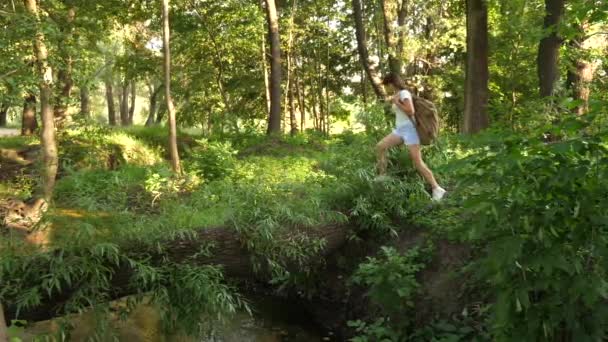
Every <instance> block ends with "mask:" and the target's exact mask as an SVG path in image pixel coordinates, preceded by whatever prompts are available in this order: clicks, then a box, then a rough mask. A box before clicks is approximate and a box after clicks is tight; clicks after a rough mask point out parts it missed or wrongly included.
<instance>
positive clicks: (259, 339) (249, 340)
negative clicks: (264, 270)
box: [20, 297, 332, 342]
mask: <svg viewBox="0 0 608 342" xmlns="http://www.w3.org/2000/svg"><path fill="white" fill-rule="evenodd" d="M250 302H251V307H252V311H253V315H252V316H250V315H249V314H247V313H246V312H239V313H237V314H236V315H234V317H232V318H231V319H230V320H229V321H228V322H227V323H226V324H225V325H224V326H221V327H218V328H217V330H216V331H215V332H214V334H213V337H210V338H205V339H202V340H201V339H195V338H192V337H188V336H167V335H165V334H163V333H162V332H161V329H160V317H159V315H158V312H157V311H156V310H155V309H154V308H152V307H150V306H146V305H140V306H139V307H137V308H136V310H134V312H133V313H132V314H131V315H130V316H129V317H128V318H127V319H126V320H124V321H121V320H115V321H113V323H112V327H113V328H114V331H115V332H116V333H115V334H116V337H117V339H118V341H128V342H139V341H142V342H144V341H145V342H156V341H158V342H165V341H167V342H168V341H175V342H194V341H197V342H286V341H289V342H312V341H331V340H332V339H330V337H329V336H326V335H325V334H324V333H323V331H322V329H320V327H318V326H317V325H315V324H314V322H313V320H312V317H310V316H309V315H308V313H307V312H306V311H305V310H303V309H302V308H301V307H300V306H299V305H297V304H296V303H293V302H290V301H287V300H281V299H277V298H274V297H256V298H252V299H250ZM70 323H71V324H72V325H73V326H74V330H73V331H72V334H71V335H72V338H71V339H70V341H86V340H88V339H89V338H90V337H91V336H92V333H93V331H94V327H95V324H96V319H95V317H94V315H93V314H90V313H89V314H82V315H75V316H71V317H70ZM58 330H59V322H58V320H51V321H45V322H39V323H36V324H34V325H32V326H30V327H28V328H27V329H26V330H25V332H23V333H21V334H20V337H21V338H22V340H23V341H34V340H35V336H40V335H42V334H48V333H52V332H56V331H58ZM107 340H108V341H111V340H112V339H111V338H109V337H108V339H107Z"/></svg>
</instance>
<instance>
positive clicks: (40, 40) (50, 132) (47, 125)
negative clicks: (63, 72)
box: [23, 0, 58, 202]
mask: <svg viewBox="0 0 608 342" xmlns="http://www.w3.org/2000/svg"><path fill="white" fill-rule="evenodd" d="M23 2H24V4H25V7H26V9H27V12H29V14H30V15H31V16H33V17H34V19H35V20H36V38H35V39H34V55H35V57H36V64H37V65H38V72H39V73H40V108H41V117H42V136H41V143H42V144H41V145H42V158H43V176H42V192H43V196H44V199H45V200H46V201H47V202H50V200H51V198H52V196H53V189H54V187H55V179H56V176H57V167H58V157H57V144H56V142H55V121H54V117H53V106H52V104H51V89H52V88H51V87H52V84H53V71H52V70H51V67H50V66H49V64H48V62H47V55H48V53H47V49H46V44H45V42H44V33H43V31H42V29H41V27H40V18H39V17H38V8H37V4H36V0H24V1H23Z"/></svg>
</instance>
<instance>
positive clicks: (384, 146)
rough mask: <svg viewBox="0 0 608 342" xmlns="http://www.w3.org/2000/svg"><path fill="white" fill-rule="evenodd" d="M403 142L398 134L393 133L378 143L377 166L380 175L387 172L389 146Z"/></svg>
mask: <svg viewBox="0 0 608 342" xmlns="http://www.w3.org/2000/svg"><path fill="white" fill-rule="evenodd" d="M402 143H403V140H402V139H401V138H400V137H399V136H398V135H396V134H393V133H391V134H389V135H387V136H385V137H384V138H383V139H382V140H380V142H379V143H378V144H376V157H377V160H378V164H377V168H378V174H379V175H384V174H385V173H386V163H387V162H386V151H387V150H388V149H389V148H391V147H394V146H398V145H401V144H402Z"/></svg>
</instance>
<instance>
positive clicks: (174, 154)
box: [163, 0, 182, 174]
mask: <svg viewBox="0 0 608 342" xmlns="http://www.w3.org/2000/svg"><path fill="white" fill-rule="evenodd" d="M169 35H170V31H169V0H163V55H164V63H163V71H164V74H165V102H166V103H167V111H168V113H169V151H170V155H171V167H172V168H173V172H175V173H176V174H181V173H182V170H181V165H180V162H179V154H178V151H177V124H176V122H175V121H176V120H175V107H174V106H173V98H172V97H171V48H170V45H169V41H170V37H169Z"/></svg>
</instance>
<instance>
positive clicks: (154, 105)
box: [146, 83, 165, 127]
mask: <svg viewBox="0 0 608 342" xmlns="http://www.w3.org/2000/svg"><path fill="white" fill-rule="evenodd" d="M164 88H165V87H164V86H163V85H162V84H160V85H158V86H155V85H154V83H150V84H149V85H148V89H149V92H150V108H149V111H148V119H147V120H146V127H149V126H152V125H154V119H155V117H156V111H157V110H158V95H159V94H160V92H161V90H163V89H164Z"/></svg>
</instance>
